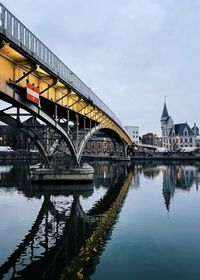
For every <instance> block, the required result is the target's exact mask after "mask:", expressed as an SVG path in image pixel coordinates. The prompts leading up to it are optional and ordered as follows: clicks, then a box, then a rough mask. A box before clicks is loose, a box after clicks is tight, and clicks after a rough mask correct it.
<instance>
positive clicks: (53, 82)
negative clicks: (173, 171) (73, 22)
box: [0, 4, 132, 166]
mask: <svg viewBox="0 0 200 280" xmlns="http://www.w3.org/2000/svg"><path fill="white" fill-rule="evenodd" d="M0 99H1V100H2V101H4V102H2V106H3V105H4V107H3V108H2V109H1V110H0V120H1V121H3V122H4V123H6V124H7V125H10V126H13V127H15V128H18V129H20V130H21V131H23V132H24V133H26V134H27V135H28V136H29V138H30V139H32V141H34V143H35V145H36V146H37V147H38V149H39V151H40V152H41V154H42V155H43V157H44V159H45V162H46V166H49V165H50V164H51V161H52V158H53V157H54V155H55V154H56V153H57V152H58V151H59V149H61V147H62V148H63V147H64V149H65V150H66V151H67V152H69V153H70V155H71V157H72V159H73V162H74V164H75V165H80V161H81V156H82V153H83V150H84V147H85V145H86V143H87V141H88V139H89V138H90V137H91V136H92V135H93V134H94V133H95V132H97V131H99V130H101V131H103V132H104V133H106V134H107V135H109V136H110V137H111V139H112V141H113V143H114V146H115V148H116V150H117V151H119V152H120V154H124V155H126V150H127V147H128V146H131V145H132V140H131V136H130V135H129V134H128V132H127V130H126V128H125V127H124V126H123V124H122V123H121V122H120V120H119V119H118V118H117V117H116V116H115V114H114V113H113V112H112V111H111V110H110V109H109V108H108V107H107V106H106V105H105V104H104V103H103V101H102V100H101V99H100V98H99V97H98V96H97V95H96V94H95V93H94V92H93V91H92V90H91V89H90V88H89V87H88V86H86V85H85V84H84V83H83V82H82V81H81V80H80V79H79V78H78V77H77V76H76V75H75V74H74V73H73V72H72V71H71V70H70V69H69V68H68V67H67V66H66V65H65V64H64V63H63V62H62V61H61V60H60V59H59V58H58V57H57V56H56V55H55V54H54V53H53V52H52V51H51V50H50V49H49V48H48V47H47V46H45V44H43V43H42V42H41V41H40V40H39V39H38V38H37V37H36V36H35V35H34V34H33V33H32V32H31V31H30V30H29V29H28V28H27V27H26V26H25V25H24V24H23V23H21V22H20V21H19V20H18V19H17V18H16V17H15V16H14V15H13V14H12V13H11V12H10V11H9V10H8V9H7V8H6V7H5V6H3V5H2V4H0ZM2 106H1V107H2ZM28 116H33V117H34V118H35V119H37V120H38V121H40V122H42V123H43V124H45V125H46V129H45V131H43V132H41V131H40V130H38V129H37V127H36V126H33V127H32V128H30V127H26V126H25V125H24V124H23V122H22V119H24V118H27V117H28Z"/></svg>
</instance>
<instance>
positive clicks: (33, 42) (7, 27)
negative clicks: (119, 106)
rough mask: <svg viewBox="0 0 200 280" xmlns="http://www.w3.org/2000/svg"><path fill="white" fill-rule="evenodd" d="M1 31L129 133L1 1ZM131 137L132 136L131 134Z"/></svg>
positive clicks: (99, 100)
mask: <svg viewBox="0 0 200 280" xmlns="http://www.w3.org/2000/svg"><path fill="white" fill-rule="evenodd" d="M0 33H2V34H4V35H5V36H6V37H7V38H8V39H10V40H11V42H14V43H15V44H16V45H17V46H19V47H20V48H22V49H23V50H24V51H25V52H27V53H28V54H30V55H31V56H32V57H33V58H35V59H36V60H37V61H39V62H40V63H41V64H42V65H44V66H46V67H47V68H48V69H49V70H50V71H51V72H53V73H54V74H55V75H56V76H58V77H59V78H60V79H62V80H63V81H64V82H66V83H67V84H68V85H70V87H71V88H73V89H75V90H76V91H77V92H78V93H80V95H82V96H83V98H86V99H89V100H90V101H91V102H93V103H94V105H96V106H97V107H98V108H100V109H101V110H102V111H104V112H105V113H106V114H107V115H108V116H109V117H110V118H111V119H113V120H114V121H115V122H116V123H117V124H118V125H119V126H120V128H121V129H122V130H123V131H124V132H125V133H126V134H127V135H129V134H128V132H127V131H126V129H125V128H124V126H123V124H122V123H121V121H120V120H119V119H118V118H117V117H116V116H115V114H114V113H113V112H112V111H111V110H110V109H109V108H108V107H107V106H106V105H105V103H104V102H103V101H102V100H101V99H100V98H99V97H98V96H97V95H96V94H95V93H94V92H93V91H92V90H91V89H90V88H89V87H88V86H87V85H86V84H85V83H83V82H82V81H81V80H80V79H79V78H78V77H77V76H76V75H75V74H74V73H73V72H72V71H71V70H70V69H69V68H68V67H67V66H66V65H65V64H64V63H63V62H62V61H61V60H60V59H59V58H58V57H57V56H56V55H55V54H54V53H53V52H52V51H51V50H50V49H49V48H48V47H47V46H46V45H44V44H43V43H42V42H41V41H40V40H39V39H38V38H37V37H36V36H35V35H34V34H33V33H32V32H31V31H30V30H29V29H28V28H27V27H26V26H25V25H24V24H23V23H21V22H20V21H19V20H18V19H17V18H16V17H15V16H14V15H13V14H12V13H11V12H10V11H9V10H8V9H7V8H6V7H5V6H3V5H2V4H1V3H0ZM129 137H130V136H129Z"/></svg>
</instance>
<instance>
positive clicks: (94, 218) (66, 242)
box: [0, 164, 133, 279]
mask: <svg viewBox="0 0 200 280" xmlns="http://www.w3.org/2000/svg"><path fill="white" fill-rule="evenodd" d="M95 168H96V171H97V174H98V176H97V177H96V178H95V185H96V187H97V188H98V186H102V185H103V186H104V187H105V189H106V191H105V193H104V195H103V196H102V197H101V198H100V199H99V200H98V201H96V202H95V203H93V206H92V208H90V209H89V210H88V211H84V210H83V207H82V206H81V199H80V196H86V197H88V199H90V196H91V194H92V193H93V190H92V189H91V185H88V186H87V185H86V186H80V189H79V190H77V189H76V190H75V191H72V190H70V189H69V190H65V191H64V190H63V191H62V192H61V193H59V196H58V193H55V192H52V191H50V189H51V188H49V187H48V189H47V191H44V189H43V190H42V193H40V191H39V190H37V192H34V191H33V190H31V187H30V185H28V184H27V174H28V173H27V172H28V167H27V169H26V168H24V169H23V170H24V172H21V173H20V174H21V177H20V180H19V177H18V172H15V170H16V169H15V168H12V167H10V169H9V170H8V171H9V173H6V172H4V173H3V175H2V177H1V182H0V185H4V186H5V183H6V184H8V182H9V183H10V185H12V184H13V182H12V183H11V181H10V178H11V177H12V179H13V180H14V181H15V178H16V181H17V182H18V184H19V189H20V190H21V191H23V192H24V193H25V195H26V196H28V197H34V196H37V197H41V196H42V197H43V203H42V206H41V209H40V210H39V213H38V215H37V218H36V219H35V221H34V223H33V224H32V227H31V229H30V230H29V232H28V234H27V235H26V236H25V237H24V239H23V240H22V241H21V243H20V244H18V246H17V247H16V249H15V250H14V251H13V252H12V253H11V255H10V256H9V257H8V258H7V260H6V261H5V262H4V263H3V264H2V265H1V266H0V278H5V279H6V278H7V279H15V278H19V279H30V275H31V278H32V279H82V278H83V277H84V275H90V274H91V273H93V272H94V270H95V266H96V264H97V263H98V262H99V261H98V258H99V254H100V253H101V252H102V250H103V248H104V246H105V244H106V240H107V239H108V238H109V237H110V235H111V232H112V226H113V224H114V223H115V221H116V219H117V215H118V213H119V211H120V209H121V207H122V205H123V202H124V199H125V197H126V194H127V191H128V187H129V185H130V183H131V180H132V177H133V172H132V171H130V169H129V167H128V165H126V164H125V165H123V164H122V165H118V166H115V165H106V166H105V165H104V164H99V165H96V166H95ZM10 175H11V176H10ZM17 177H18V180H17ZM81 188H82V190H81ZM83 188H84V189H83ZM85 188H87V189H88V191H86V190H85ZM38 189H39V188H38ZM8 277H9V278H8Z"/></svg>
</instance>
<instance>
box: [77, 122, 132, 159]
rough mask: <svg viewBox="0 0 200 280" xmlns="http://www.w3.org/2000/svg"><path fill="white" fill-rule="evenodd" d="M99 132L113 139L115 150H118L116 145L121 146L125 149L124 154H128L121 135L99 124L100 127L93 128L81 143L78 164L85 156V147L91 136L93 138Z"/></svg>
mask: <svg viewBox="0 0 200 280" xmlns="http://www.w3.org/2000/svg"><path fill="white" fill-rule="evenodd" d="M98 131H102V132H104V133H105V134H107V135H108V136H109V137H110V138H111V140H112V141H113V144H114V146H115V149H117V147H116V143H117V144H119V145H120V146H122V147H123V152H124V154H126V149H127V145H126V144H125V142H124V140H123V139H122V138H121V137H120V135H119V134H117V132H116V131H114V130H113V129H111V128H107V127H104V126H103V125H101V124H99V125H97V126H95V127H93V128H92V129H91V130H90V131H89V132H88V133H87V134H86V135H85V138H84V139H83V140H82V141H81V143H80V145H79V151H78V162H79V163H80V161H81V157H82V155H83V151H84V149H85V146H86V144H87V142H88V140H89V139H90V138H91V136H93V135H94V134H95V133H96V132H98Z"/></svg>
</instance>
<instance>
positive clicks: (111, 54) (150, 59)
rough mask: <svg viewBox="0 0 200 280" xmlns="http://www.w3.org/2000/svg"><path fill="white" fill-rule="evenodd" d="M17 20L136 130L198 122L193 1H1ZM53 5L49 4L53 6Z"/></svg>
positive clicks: (199, 60) (196, 7)
mask: <svg viewBox="0 0 200 280" xmlns="http://www.w3.org/2000/svg"><path fill="white" fill-rule="evenodd" d="M1 2H2V3H3V4H4V5H5V6H6V7H7V8H8V9H9V10H10V11H11V12H13V13H14V14H15V15H16V16H17V18H18V19H20V20H21V21H22V22H23V23H24V24H25V25H26V26H27V27H28V28H29V29H30V30H31V31H32V32H33V33H34V34H35V35H36V36H38V37H39V38H40V39H41V40H42V41H43V42H44V43H45V44H46V45H47V46H48V47H49V48H50V49H51V50H52V51H53V52H54V53H55V54H57V55H58V57H59V58H61V59H62V60H63V62H64V63H65V64H66V65H67V66H68V67H69V68H70V69H71V70H72V71H73V72H75V74H77V75H78V76H79V78H81V79H82V80H83V81H84V82H85V83H86V84H87V85H88V86H89V87H90V88H92V89H93V91H94V92H95V93H96V94H97V95H98V96H99V97H100V98H101V99H102V100H103V101H104V102H105V103H106V104H107V105H108V106H109V107H110V109H111V110H112V111H113V112H114V113H115V114H116V116H117V117H118V118H119V119H120V120H121V121H122V123H123V124H124V125H138V126H139V127H140V132H141V133H140V134H144V133H147V132H154V133H158V134H160V133H161V131H160V117H161V113H162V109H163V102H164V96H165V95H167V107H168V111H169V114H170V115H171V116H172V118H173V120H174V122H175V123H179V122H185V121H187V122H188V124H189V125H191V126H192V125H193V123H194V122H196V123H197V125H198V126H199V125H200V116H199V106H200V102H199V92H200V71H199V68H200V36H199V30H200V1H199V0H176V1H174V0H101V1H100V0H99V1H97V0H96V1H94V0H84V1H83V0H73V1H72V0H70V1H69V0H57V1H50V0H48V1H47V0H40V1H39V0H34V1H33V0H31V1H30V0H20V1H14V0H3V1H1ZM53 3H54V4H53Z"/></svg>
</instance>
